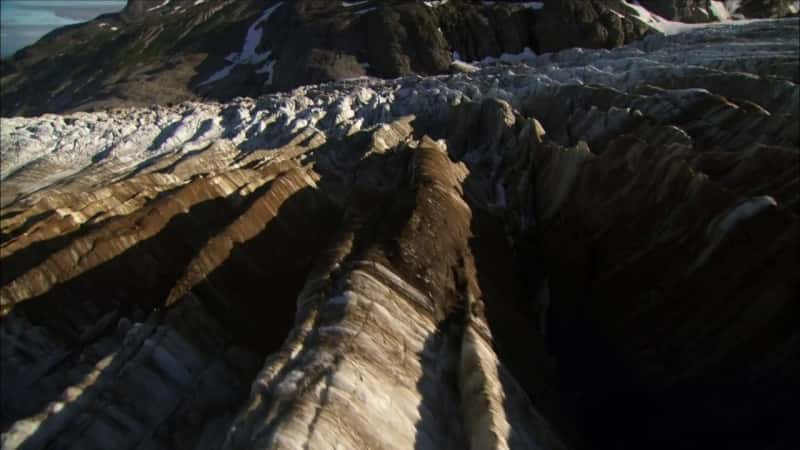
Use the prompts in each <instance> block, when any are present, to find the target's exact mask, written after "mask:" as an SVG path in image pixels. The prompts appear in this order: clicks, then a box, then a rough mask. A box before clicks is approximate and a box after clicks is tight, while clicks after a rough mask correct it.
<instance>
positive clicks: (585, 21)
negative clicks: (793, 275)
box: [0, 0, 791, 116]
mask: <svg viewBox="0 0 800 450" xmlns="http://www.w3.org/2000/svg"><path fill="white" fill-rule="evenodd" d="M662 3H663V2H662ZM694 3H695V4H696V5H695V6H693V8H695V9H696V8H701V9H702V10H703V11H706V14H707V15H708V10H709V7H708V6H707V5H710V3H709V2H708V1H706V2H694ZM753 3H754V2H749V3H747V4H745V5H743V6H742V8H745V6H747V5H750V4H753ZM772 3H775V4H776V5H778V6H776V7H775V9H774V10H770V11H771V12H773V13H774V14H773V15H775V14H778V15H782V14H784V13H786V12H787V11H788V9H786V8H788V7H786V6H785V5H788V4H789V3H791V2H786V1H783V0H781V1H780V2H777V3H776V2H772ZM532 5H534V6H535V7H532ZM698 5H699V6H698ZM723 9H724V8H723ZM750 10H752V11H756V10H755V9H754V8H751V9H750ZM265 11H271V14H269V15H268V16H267V15H265ZM683 11H684V10H681V11H680V12H675V13H674V14H672V17H670V19H676V20H683V19H684V18H685V16H687V14H688V13H685V12H683ZM692 11H694V10H692ZM748 11H749V10H748ZM641 14H642V12H641V11H639V10H637V9H636V8H633V7H632V6H631V4H628V3H626V2H624V1H621V0H592V1H591V2H577V1H574V0H567V1H564V2H552V1H551V2H544V3H537V2H467V1H462V0H452V1H450V2H417V1H394V2H390V1H381V0H370V1H369V2H366V3H365V2H328V1H319V0H297V1H293V2H282V1H275V0H268V1H262V0H246V1H245V0H236V1H233V0H206V1H197V0H171V1H155V0H130V2H129V3H128V4H127V5H126V7H125V9H124V10H123V11H121V12H120V13H118V14H109V15H104V16H101V17H99V18H97V19H95V20H93V21H90V22H87V23H85V24H79V25H73V26H69V27H64V28H62V29H58V30H55V31H54V32H52V33H50V34H49V35H47V36H45V37H44V38H43V39H42V40H41V41H40V42H38V43H37V44H34V45H33V46H31V47H28V48H26V49H23V50H21V51H20V52H18V53H17V54H16V55H15V56H14V58H13V59H12V60H10V61H4V62H3V69H2V79H0V87H2V92H1V95H2V115H3V116H11V115H28V116H30V115H38V114H42V113H47V112H65V111H77V110H93V109H102V108H108V107H117V106H126V105H137V106H147V105H150V104H169V103H176V102H181V101H185V100H201V99H207V100H216V101H226V100H230V99H232V98H234V97H237V96H250V97H257V96H259V95H261V94H264V93H269V92H274V91H285V90H289V89H293V88H295V87H298V86H301V85H305V84H315V83H320V82H327V81H333V80H338V79H344V78H353V77H358V76H377V77H382V78H393V77H397V76H402V75H410V74H415V73H416V74H420V75H433V74H442V73H448V72H449V73H452V72H453V71H454V70H458V64H456V65H453V62H454V60H457V59H459V58H461V59H465V60H466V61H474V60H480V59H483V58H486V57H490V56H491V57H496V56H499V55H500V54H502V53H519V52H522V51H523V50H525V49H526V48H530V49H531V50H533V51H536V52H548V51H557V50H562V49H565V48H570V47H575V46H579V47H587V48H603V47H605V48H611V47H616V46H619V45H622V44H625V43H628V42H630V41H632V40H636V39H639V38H641V37H642V36H644V35H645V34H647V33H649V32H652V26H653V23H654V22H652V21H649V20H646V19H645V18H644V16H642V15H641ZM753 14H756V12H754V13H753ZM707 19H708V20H717V19H715V18H714V17H713V16H711V15H708V17H707ZM648 22H649V23H648Z"/></svg>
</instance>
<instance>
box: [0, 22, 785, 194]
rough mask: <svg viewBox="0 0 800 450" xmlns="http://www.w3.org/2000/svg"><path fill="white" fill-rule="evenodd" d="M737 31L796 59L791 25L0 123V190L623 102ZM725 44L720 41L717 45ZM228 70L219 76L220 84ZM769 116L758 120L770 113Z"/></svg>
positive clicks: (702, 66)
mask: <svg viewBox="0 0 800 450" xmlns="http://www.w3.org/2000/svg"><path fill="white" fill-rule="evenodd" d="M780 27H784V29H785V30H786V33H787V35H786V39H785V40H776V39H777V38H775V37H772V38H770V39H772V40H771V41H768V42H764V43H761V44H759V45H760V47H758V48H757V49H756V50H753V48H754V45H755V43H757V42H759V41H758V40H757V36H760V35H761V34H762V31H763V30H775V29H779V28H780ZM742 29H743V30H746V32H747V36H753V37H749V38H747V39H749V40H747V41H738V42H740V43H743V44H745V45H746V48H747V49H748V50H747V51H748V52H749V53H748V54H747V55H748V60H755V61H758V60H759V59H762V60H769V59H772V58H778V59H781V60H786V59H795V60H796V58H797V57H798V48H797V44H796V36H797V34H796V33H797V26H796V24H795V22H793V21H789V20H784V21H755V22H747V21H732V22H726V23H725V24H718V26H715V27H706V28H697V29H692V30H688V32H687V33H685V34H681V35H679V36H663V35H653V36H650V37H648V38H647V39H645V40H643V41H641V42H637V43H635V44H632V45H630V46H626V47H622V48H618V49H614V50H611V51H609V50H585V49H572V50H567V51H564V52H560V53H553V54H544V55H538V56H536V55H533V54H532V52H530V51H526V52H525V53H523V54H522V55H521V56H515V57H511V58H510V57H508V56H506V57H505V58H502V57H501V58H497V60H499V61H508V60H510V61H515V62H509V63H508V64H501V65H496V64H494V63H490V64H484V63H482V62H481V63H477V64H466V63H463V62H460V61H459V60H460V59H461V55H459V54H458V53H455V52H454V54H453V58H454V60H455V62H454V64H459V63H461V68H462V69H463V70H462V73H458V74H454V75H448V76H439V77H427V78H419V77H407V78H398V79H395V80H380V79H375V78H364V79H359V80H353V81H342V82H338V83H331V84H323V85H318V86H305V87H301V88H298V89H296V90H294V91H292V92H286V93H277V94H272V95H268V96H264V97H261V98H260V99H258V100H257V101H255V100H252V99H237V100H234V101H232V102H229V103H226V104H217V103H194V102H188V103H184V104H181V105H177V106H174V107H169V108H166V107H152V108H138V109H124V110H116V111H114V110H112V111H103V112H96V113H75V114H70V115H44V116H41V117H33V118H20V117H14V118H2V119H0V149H1V152H2V153H1V154H0V156H1V157H2V161H3V164H2V166H0V179H2V180H3V184H4V185H7V183H8V182H9V181H10V180H12V181H13V182H14V183H17V185H18V186H19V189H20V192H23V193H29V192H32V191H35V190H36V189H38V188H41V187H46V186H48V185H50V184H52V183H56V182H58V181H59V180H64V179H68V178H69V177H72V176H73V175H74V174H78V173H79V172H80V171H82V170H84V169H85V168H87V167H89V166H91V165H93V160H95V159H97V158H101V159H103V160H107V161H109V162H113V163H114V166H113V167H114V170H119V171H120V172H121V173H124V171H126V170H129V169H130V168H131V167H135V166H136V165H137V164H141V163H143V162H145V161H150V160H156V159H157V158H159V157H160V156H161V155H166V154H173V153H174V152H188V151H193V150H196V149H199V148H203V147H204V146H207V145H209V144H210V143H211V142H213V141H215V140H227V141H230V142H231V143H232V144H233V145H235V146H239V147H240V148H242V149H255V148H261V149H264V148H274V147H276V146H280V145H284V144H285V143H286V142H288V141H289V140H291V139H292V138H293V136H294V135H295V133H298V132H302V131H303V130H304V129H307V128H309V127H312V128H314V129H316V130H319V131H320V132H321V133H323V134H324V135H326V136H328V137H335V136H340V135H346V134H347V133H348V132H350V131H351V130H352V129H354V127H355V128H359V129H370V128H371V127H375V126H380V125H381V124H384V123H387V122H388V121H391V120H393V119H396V118H399V117H403V116H406V115H409V114H415V115H425V116H428V117H431V118H435V117H439V115H441V114H447V113H448V111H449V110H450V108H451V105H456V104H458V103H460V102H462V101H464V100H476V101H477V100H480V99H481V98H484V97H487V96H497V97H500V98H507V99H509V101H510V102H511V103H512V105H513V106H518V103H519V102H522V101H524V100H525V99H526V98H528V97H530V96H540V97H541V96H545V97H546V96H547V95H548V93H549V92H552V91H553V90H555V89H558V88H559V87H561V86H566V85H583V84H596V85H603V86H607V87H608V88H609V89H614V90H618V91H621V92H633V91H634V90H635V89H637V88H638V87H639V86H641V85H642V83H646V82H647V80H648V79H650V78H651V77H663V76H670V77H683V76H689V77H693V78H697V77H700V78H702V76H703V74H705V73H709V71H717V70H718V67H719V64H720V61H729V63H730V64H734V63H735V62H736V61H737V60H739V59H740V58H741V52H742V47H741V46H731V45H730V42H731V41H732V40H735V39H737V37H736V33H737V32H738V30H742ZM728 34H729V35H730V38H725V36H726V35H728ZM243 47H245V48H244V49H243V51H242V53H246V52H248V51H253V50H254V47H255V46H244V45H243ZM255 54H256V53H255V52H254V51H253V53H252V55H255ZM239 55H240V53H237V54H232V55H229V58H231V59H233V60H234V61H236V63H240V62H241V61H247V60H248V58H246V57H245V58H242V57H241V56H239ZM252 59H253V58H252V57H251V58H250V60H252ZM259 60H260V61H261V62H260V63H258V65H256V66H255V67H254V69H255V70H258V71H259V72H260V73H263V74H267V76H266V77H265V78H267V82H270V81H271V80H270V79H269V78H271V76H272V73H273V69H274V67H275V66H274V64H275V63H276V62H275V61H274V60H270V59H269V58H266V59H265V58H259ZM236 63H232V64H230V65H229V66H227V67H226V68H225V69H224V71H222V72H221V73H220V74H219V75H218V76H219V77H220V78H221V77H224V76H225V75H226V74H227V71H229V70H231V69H232V68H233V67H235V64H236ZM521 63H524V64H521ZM465 72H469V73H465ZM776 86H777V85H776ZM706 87H707V86H706ZM774 89H775V91H774V92H773V93H771V94H770V95H771V96H773V97H774V98H776V99H779V100H776V102H778V103H777V104H779V105H782V106H780V107H781V108H784V111H785V112H786V113H789V112H791V111H796V110H797V108H798V107H800V92H799V91H800V90H798V89H797V86H796V85H794V84H792V83H788V82H787V83H785V84H781V85H780V86H777V87H774ZM707 95H711V94H709V93H708V92H707V91H702V90H685V89H684V90H668V91H667V92H666V93H665V94H664V95H661V96H660V98H661V100H657V99H652V100H649V103H641V102H639V103H637V104H636V105H632V108H636V109H637V110H640V111H641V112H642V113H644V114H648V115H650V116H653V117H663V116H665V115H669V114H673V113H679V112H680V107H681V105H682V104H688V103H690V102H692V101H695V100H696V96H707ZM693 96H694V97H693ZM773 108H774V107H770V108H768V109H769V110H770V112H773ZM775 111H778V110H777V109H776V110H775ZM26 165H32V167H42V168H43V169H44V170H45V171H44V172H42V173H45V174H46V176H41V175H40V176H38V177H37V179H35V180H34V179H25V180H21V179H19V178H17V177H16V176H15V175H14V173H15V172H16V171H18V170H19V169H21V168H23V167H24V166H26Z"/></svg>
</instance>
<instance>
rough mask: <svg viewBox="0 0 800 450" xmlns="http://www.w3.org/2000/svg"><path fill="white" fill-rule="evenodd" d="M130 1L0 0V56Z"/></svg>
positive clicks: (117, 8)
mask: <svg viewBox="0 0 800 450" xmlns="http://www.w3.org/2000/svg"><path fill="white" fill-rule="evenodd" d="M125 2H126V0H0V57H3V58H5V57H7V56H11V55H12V54H13V53H14V52H16V51H17V50H19V49H21V48H22V47H25V46H28V45H31V44H33V43H34V42H36V41H37V40H38V39H39V38H41V37H42V36H44V35H45V34H46V33H48V32H50V31H52V30H53V29H55V28H58V27H61V26H64V25H69V24H73V23H79V22H85V21H87V20H91V19H93V18H95V17H97V16H99V15H100V14H105V13H109V12H115V11H119V10H121V9H122V8H123V7H125Z"/></svg>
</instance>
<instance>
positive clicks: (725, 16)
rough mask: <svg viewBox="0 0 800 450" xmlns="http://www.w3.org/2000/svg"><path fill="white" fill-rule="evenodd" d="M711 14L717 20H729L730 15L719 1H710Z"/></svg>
mask: <svg viewBox="0 0 800 450" xmlns="http://www.w3.org/2000/svg"><path fill="white" fill-rule="evenodd" d="M711 14H712V15H713V16H714V17H716V18H717V19H719V20H730V19H731V13H730V11H728V8H727V7H726V6H725V3H723V2H721V1H715V0H712V1H711Z"/></svg>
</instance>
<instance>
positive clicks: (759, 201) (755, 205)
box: [718, 195, 778, 235]
mask: <svg viewBox="0 0 800 450" xmlns="http://www.w3.org/2000/svg"><path fill="white" fill-rule="evenodd" d="M774 206H778V202H776V201H775V199H774V198H772V197H770V196H769V195H762V196H759V197H752V198H750V199H748V200H746V201H744V202H742V203H741V204H740V205H739V206H737V207H736V208H734V209H733V210H732V211H730V212H729V213H728V214H727V215H726V216H725V217H724V218H723V219H722V220H721V221H720V222H719V225H718V228H719V230H720V231H721V232H722V235H725V234H727V233H728V232H730V230H732V229H733V228H734V227H735V226H736V225H737V224H739V223H740V222H742V221H744V220H747V219H749V218H751V217H753V216H755V215H756V214H758V213H760V212H762V211H764V210H766V209H768V208H771V207H774Z"/></svg>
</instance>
